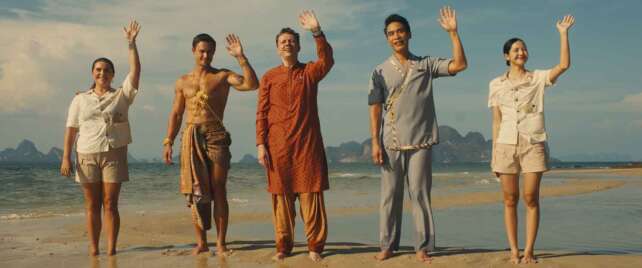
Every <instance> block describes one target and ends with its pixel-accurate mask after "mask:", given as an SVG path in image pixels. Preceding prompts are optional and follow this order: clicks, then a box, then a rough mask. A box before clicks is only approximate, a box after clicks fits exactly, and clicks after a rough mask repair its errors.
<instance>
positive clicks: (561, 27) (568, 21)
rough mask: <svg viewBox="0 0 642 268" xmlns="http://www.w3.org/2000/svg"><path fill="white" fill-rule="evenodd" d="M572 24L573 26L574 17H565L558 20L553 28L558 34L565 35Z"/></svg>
mask: <svg viewBox="0 0 642 268" xmlns="http://www.w3.org/2000/svg"><path fill="white" fill-rule="evenodd" d="M573 24H575V17H573V15H566V16H564V18H562V19H561V20H558V21H557V24H556V25H555V26H556V27H557V31H559V32H560V33H567V32H568V30H569V29H570V28H571V27H572V26H573Z"/></svg>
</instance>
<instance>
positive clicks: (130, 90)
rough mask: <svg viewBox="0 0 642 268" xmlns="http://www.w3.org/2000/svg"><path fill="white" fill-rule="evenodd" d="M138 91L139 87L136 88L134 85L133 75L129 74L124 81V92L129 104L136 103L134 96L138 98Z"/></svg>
mask: <svg viewBox="0 0 642 268" xmlns="http://www.w3.org/2000/svg"><path fill="white" fill-rule="evenodd" d="M137 93H138V89H137V88H134V86H133V85H132V81H131V75H129V74H127V77H125V80H124V81H123V94H124V95H125V98H127V101H128V102H129V104H132V103H134V98H136V94H137Z"/></svg>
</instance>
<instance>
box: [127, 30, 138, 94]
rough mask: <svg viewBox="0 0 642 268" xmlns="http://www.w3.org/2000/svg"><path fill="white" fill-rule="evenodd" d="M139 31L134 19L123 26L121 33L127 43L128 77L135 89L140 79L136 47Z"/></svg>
mask: <svg viewBox="0 0 642 268" xmlns="http://www.w3.org/2000/svg"><path fill="white" fill-rule="evenodd" d="M139 31H140V24H138V22H137V21H135V20H132V21H131V22H130V23H129V25H128V26H125V27H123V34H124V35H125V38H126V39H127V42H128V44H129V78H130V79H131V80H130V81H131V83H132V86H133V87H134V88H135V89H138V82H139V81H140V58H139V57H138V49H137V48H136V37H137V36H138V32H139Z"/></svg>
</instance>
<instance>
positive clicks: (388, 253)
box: [374, 250, 392, 261]
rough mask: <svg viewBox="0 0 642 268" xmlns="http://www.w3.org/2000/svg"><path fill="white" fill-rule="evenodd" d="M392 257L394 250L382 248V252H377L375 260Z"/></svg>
mask: <svg viewBox="0 0 642 268" xmlns="http://www.w3.org/2000/svg"><path fill="white" fill-rule="evenodd" d="M390 257H392V251H390V250H382V251H381V252H379V253H377V255H375V256H374V258H375V260H378V261H383V260H385V259H388V258H390Z"/></svg>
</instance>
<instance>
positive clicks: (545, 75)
mask: <svg viewBox="0 0 642 268" xmlns="http://www.w3.org/2000/svg"><path fill="white" fill-rule="evenodd" d="M537 74H538V75H537V77H538V79H539V80H540V81H542V82H543V83H544V87H552V86H554V85H555V83H553V82H551V69H548V70H540V71H537Z"/></svg>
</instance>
